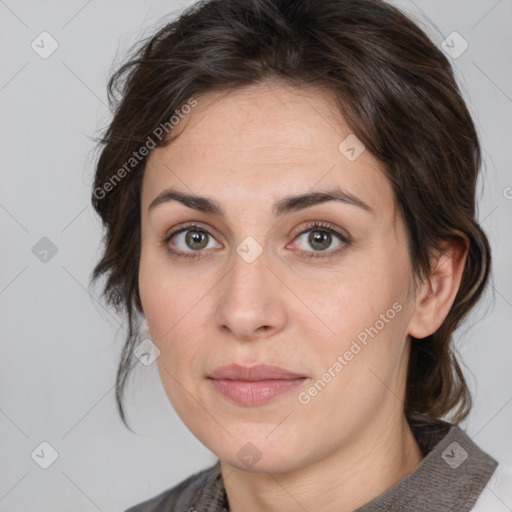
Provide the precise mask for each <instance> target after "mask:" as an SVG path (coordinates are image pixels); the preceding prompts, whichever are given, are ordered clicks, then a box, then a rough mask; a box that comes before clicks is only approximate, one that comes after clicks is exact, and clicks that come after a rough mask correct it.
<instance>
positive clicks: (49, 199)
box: [0, 0, 512, 512]
mask: <svg viewBox="0 0 512 512" xmlns="http://www.w3.org/2000/svg"><path fill="white" fill-rule="evenodd" d="M190 3H191V2H184V1H181V2H180V1H176V0H175V1H172V0H168V1H162V0H159V1H156V0H154V1H142V0H138V1H136V0H129V1H127V0H123V1H121V0H115V1H113V0H110V1H108V2H100V1H98V0H89V1H85V0H73V1H68V2H58V1H57V0H45V1H35V0H30V1H29V0H18V1H15V0H0V52H1V63H0V109H1V110H0V112H1V118H0V119H1V120H0V140H1V149H0V151H1V153H0V157H1V160H0V161H1V172H0V180H1V187H0V224H1V230H2V231H1V235H2V241H1V245H0V247H1V253H0V263H1V265H0V315H1V336H2V337H1V344H0V390H1V392H0V448H1V454H0V511H1V512H29V511H38V512H44V511H52V512H64V511H66V512H69V511H70V510H73V511H87V512H89V511H91V512H93V511H98V510H100V511H105V512H106V511H111V512H118V511H124V510H125V509H126V508H127V507H128V506H130V505H133V504H135V503H137V502H139V501H141V500H144V499H147V498H149V497H150V496H153V495H154V494H156V493H158V492H160V491H162V490H164V489H166V488H168V487H170V486H171V485H174V484H175V483H177V482H179V481H180V480H182V479H184V478H185V477H187V476H189V475H190V474H191V473H193V472H195V471H198V470H200V469H202V468H204V467H206V466H208V465H210V464H212V463H213V461H214V460H215V459H214V456H213V455H212V454H211V453H210V452H209V451H208V450H207V449H206V448H205V447H204V446H202V445H201V444H200V443H199V442H198V441H197V440H196V439H195V438H194V437H193V436H192V435H191V434H190V433H189V432H188V430H187V429H186V428H185V427H184V426H183V424H182V423H181V421H180V420H179V418H178V417H177V416H176V414H175V413H174V411H173V409H172V408H171V406H170V405H169V403H168V401H167V398H166V396H165V394H164V392H163V389H162V387H161V385H160V382H159V380H158V376H157V372H156V368H155V365H152V366H151V367H149V368H145V367H143V365H140V368H139V369H138V370H137V374H134V375H133V377H132V379H131V385H130V386H129V388H128V391H129V392H131V393H132V397H131V398H130V400H129V401H128V413H129V415H130V418H131V420H132V425H133V427H134V429H135V430H136V431H137V432H138V433H139V434H140V435H134V434H132V433H131V432H129V431H128V430H126V429H125V428H124V426H123V425H122V423H121V421H120V419H119V418H118V415H117V410H116V407H115V402H114V388H113V386H114V378H115V371H116V367H117V361H118V357H119V352H120V348H121V343H122V340H123V329H122V327H120V325H122V321H123V320H122V319H121V318H119V317H118V316H117V315H116V314H114V313H113V312H112V311H108V310H106V309H105V308H104V307H103V305H102V304H101V301H100V300H98V293H97V290H88V281H89V276H90V273H91V271H92V269H93V266H94V264H95V262H96V261H97V258H98V257H99V244H100V239H101V235H102V232H101V229H100V223H99V219H98V218H97V217H96V215H95V214H94V213H93V210H92V207H91V206H90V191H91V183H92V173H93V165H94V158H95V155H96V154H95V153H93V149H94V144H93V142H92V141H91V140H90V138H89V137H92V136H97V135H99V134H100V130H101V129H102V128H103V127H104V126H105V125H106V123H107V122H108V120H109V119H110V112H109V110H108V108H107V107H106V87H105V86H106V81H107V77H108V74H109V72H110V70H111V67H112V64H113V62H114V59H115V58H116V55H117V57H118V58H120V59H122V57H123V55H124V53H123V52H124V51H125V50H126V49H127V48H128V47H129V45H131V43H132V42H134V41H135V40H136V39H137V38H140V37H141V36H142V35H147V34H148V33H149V32H150V31H151V30H152V27H153V26H154V23H155V22H158V21H160V20H161V17H162V16H164V15H167V16H168V15H169V14H170V13H172V12H173V11H174V12H177V11H178V10H179V9H181V8H182V7H184V6H185V5H188V4H190ZM395 3H396V4H397V5H399V6H400V7H402V8H403V9H404V10H405V11H406V12H407V13H408V14H409V15H411V16H412V17H413V18H414V19H415V20H416V21H417V22H419V23H420V24H421V26H422V27H423V28H425V29H426V30H427V32H428V33H429V35H430V36H431V37H432V39H433V40H434V41H435V43H436V44H438V45H440V44H441V42H442V41H443V39H444V38H446V37H447V36H448V35H449V34H451V33H452V32H453V31H457V32H459V33H460V34H461V35H462V36H463V38H464V39H465V40H466V41H467V42H468V43H469V47H468V49H467V50H466V51H465V52H464V53H463V54H462V55H461V56H460V57H458V58H457V59H452V63H453V65H454V67H455V70H456V73H457V75H458V81H459V84H460V86H461V88H462V90H463V93H464V96H465V98H466V100H467V102H468V106H469V108H470V110H471V112H472V114H473V116H474V119H475V121H476V124H477V127H478V130H479V133H480V136H481V142H482V146H483V149H484V156H485V169H484V171H485V175H484V179H483V180H482V182H481V189H483V193H481V194H480V195H481V199H480V209H479V218H480V220H481V222H482V223H483V226H484V228H485V229H486V231H487V233H488V235H489V238H490V241H491V244H492V248H493V251H494V280H493V283H492V286H491V287H490V288H489V293H488V294H487V295H486V297H485V298H484V300H483V301H482V303H481V305H480V306H479V307H478V309H477V310H476V311H475V314H474V315H473V316H472V321H471V323H470V324H471V325H468V326H467V327H465V328H464V329H462V330H461V331H460V332H459V334H458V338H457V344H458V347H459V350H460V353H461V355H462V358H463V360H464V361H465V363H466V365H467V366H468V369H467V370H466V375H467V376H468V379H469V381H470V385H471V388H472V390H473V393H474V396H475V407H474V409H473V412H472V414H471V416H470V418H469V420H468V421H466V422H465V423H464V424H463V426H464V427H465V428H466V429H467V431H468V433H469V434H470V435H471V436H472V437H473V439H474V440H475V442H477V443H478V444H479V445H480V446H481V447H482V448H483V449H485V450H486V451H488V452H489V453H490V454H491V455H493V456H494V457H495V458H496V459H498V460H499V461H500V462H503V463H506V464H512V439H511V436H510V432H511V429H510V426H511V424H512V403H511V402H512V375H511V355H512V344H511V341H510V331H511V328H512V321H511V318H512V272H511V269H510V261H511V258H510V254H511V233H512V221H511V219H512V199H510V198H511V197H512V189H510V188H507V187H512V172H511V163H512V162H511V160H512V159H511V156H510V155H511V153H510V146H511V142H512V126H511V124H512V123H511V116H512V66H511V64H512V62H511V55H512V31H511V27H512V2H511V1H510V0H501V1H496V0H478V1H476V0H473V1H468V0H451V1H444V0H435V1H432V0H428V1H427V0H416V1H415V2H413V1H411V0H401V1H400V2H395ZM42 31H47V32H49V33H50V34H51V35H52V37H53V38H54V39H55V40H56V41H57V42H58V44H59V47H58V49H57V50H56V51H55V52H54V53H53V54H52V55H51V56H50V57H49V58H47V59H43V58H41V57H40V56H39V55H38V54H37V53H36V52H35V51H34V50H33V49H32V48H31V42H32V41H33V40H34V39H36V37H37V36H38V35H39V34H40V33H41V32H42ZM507 191H508V193H507ZM507 196H508V199H507ZM42 237H48V238H49V239H50V240H51V241H52V242H53V243H54V244H55V246H56V247H57V253H56V254H55V255H54V256H53V257H52V258H49V260H48V261H47V262H42V261H40V260H39V259H38V258H37V257H36V255H34V254H33V252H32V248H33V246H34V245H35V244H36V243H37V242H38V241H39V240H40V239H41V238H42ZM43 441H46V442H48V443H50V445H52V446H53V447H54V449H55V450H56V451H57V452H58V458H57V460H56V461H55V462H54V463H53V464H52V465H51V466H50V467H49V468H48V469H42V468H41V467H39V465H37V464H36V462H35V461H34V460H33V459H32V458H31V453H32V452H33V451H34V449H36V448H37V447H38V446H39V445H40V443H41V442H43ZM509 506H511V507H512V504H509ZM511 510H512V508H511Z"/></svg>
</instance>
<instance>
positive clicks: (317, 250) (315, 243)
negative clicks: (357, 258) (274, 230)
mask: <svg viewBox="0 0 512 512" xmlns="http://www.w3.org/2000/svg"><path fill="white" fill-rule="evenodd" d="M305 235H308V236H307V237H305ZM295 240H298V243H297V242H296V243H297V245H298V247H299V249H300V250H301V251H302V252H304V253H306V254H305V257H307V258H324V257H330V256H334V255H336V254H338V253H339V252H340V251H343V249H345V247H347V246H348V245H350V240H349V239H348V238H347V237H345V236H343V235H342V234H341V233H339V232H338V231H337V230H335V229H334V228H332V227H331V226H330V225H329V224H324V223H319V222H315V223H313V224H312V225H310V226H308V229H305V230H303V231H302V232H301V233H300V234H299V235H298V236H297V237H296V238H295ZM336 240H337V241H338V243H337V244H336V245H334V247H333V243H334V242H336ZM331 248H332V250H329V249H331ZM311 249H313V250H311ZM322 253H325V254H322Z"/></svg>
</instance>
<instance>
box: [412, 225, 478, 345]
mask: <svg viewBox="0 0 512 512" xmlns="http://www.w3.org/2000/svg"><path fill="white" fill-rule="evenodd" d="M458 235H459V237H460V238H452V239H448V240H445V241H443V243H442V248H443V250H442V252H441V253H440V254H438V255H436V256H435V257H434V258H433V261H432V268H433V270H432V272H431V275H430V276H429V278H428V279H427V280H426V281H425V282H424V283H423V284H422V286H421V288H420V290H419V292H418V294H417V296H416V304H415V311H414V313H413V316H412V318H411V321H410V323H409V326H408V334H409V335H410V336H413V337H414V338H418V339H421V338H425V337H427V336H429V335H431V334H433V333H434V332H436V331H437V329H439V327H440V326H441V324H442V323H443V322H444V319H445V318H446V317H447V316H448V313H449V312H450V309H451V307H452V305H453V302H454V301H455V297H456V296H457V292H458V290H459V287H460V283H461V280H462V275H463V272H464V267H465V264H466V259H467V255H468V252H469V240H468V238H467V236H466V235H464V234H462V233H458Z"/></svg>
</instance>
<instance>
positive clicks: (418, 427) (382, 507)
mask: <svg viewBox="0 0 512 512" xmlns="http://www.w3.org/2000/svg"><path fill="white" fill-rule="evenodd" d="M409 424H410V426H411V430H412V432H413V434H414V436H415V438H416V440H417V442H418V444H419V445H420V447H421V449H422V450H423V453H424V454H425V458H424V459H423V460H422V461H421V462H420V464H419V465H418V466H417V467H416V469H415V470H414V471H413V472H412V473H410V474H409V475H407V476H406V477H404V478H403V479H402V480H400V481H399V482H397V483H396V484H395V485H393V486H392V487H390V488H389V489H387V490H386V491H384V492H383V493H382V494H380V495H379V496H377V497H376V498H374V499H372V500H371V501H370V502H369V503H367V504H366V505H364V506H363V507H361V508H358V509H357V511H355V512H422V511H425V512H427V511H431V510H457V511H458V512H469V511H470V510H471V509H472V508H473V505H474V504H475V502H476V500H477V499H478V496H479V495H480V494H481V492H482V490H483V489H484V487H485V485H486V484H487V482H488V481H489V479H490V478H491V476H492V474H493V473H494V470H495V469H496V467H497V465H498V462H497V461H496V460H495V459H494V458H492V457H491V456H490V455H488V454H487V453H485V452H484V451H483V450H481V449H480V448H479V447H478V446H477V445H476V444H475V443H474V442H473V441H472V440H471V439H470V438H469V436H468V435H467V434H466V433H465V432H464V431H463V430H462V429H461V428H459V427H458V426H457V425H453V424H451V423H447V422H444V421H441V420H438V421H434V422H429V421H425V420H409ZM194 501H195V504H196V505H200V506H201V510H203V511H204V512H229V506H228V501H227V496H226V490H225V487H224V481H223V478H222V473H221V467H220V461H217V463H216V464H215V465H214V466H213V467H212V468H211V469H210V471H209V472H208V476H207V478H206V480H205V482H204V485H203V486H202V487H201V489H200V490H199V491H198V494H196V496H195V500H194Z"/></svg>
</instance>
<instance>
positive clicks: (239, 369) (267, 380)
mask: <svg viewBox="0 0 512 512" xmlns="http://www.w3.org/2000/svg"><path fill="white" fill-rule="evenodd" d="M208 379H209V381H210V382H211V383H212V386H213V388H214V389H215V390H216V391H217V392H219V393H220V394H222V395H223V396H224V397H226V398H228V399H230V400H231V401H233V402H235V403H237V404H239V405H249V406H252V405H260V404H264V403H266V402H269V401H270V400H272V399H273V398H275V397H277V396H279V395H282V394H284V393H286V392H289V391H291V390H292V389H294V388H296V387H297V386H300V385H301V384H302V383H303V382H304V380H305V379H306V377H305V376H304V375H299V374H297V373H293V372H290V371H288V370H285V369H284V368H280V367H279V366H271V365H265V364H260V365H255V366H241V365H238V364H231V365H227V366H221V367H219V368H216V369H215V370H214V371H213V372H212V373H211V374H210V375H208Z"/></svg>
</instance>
